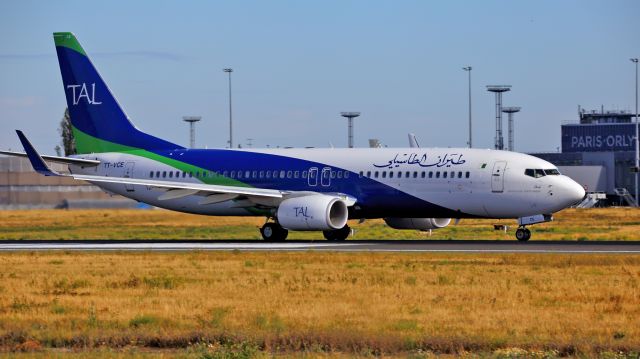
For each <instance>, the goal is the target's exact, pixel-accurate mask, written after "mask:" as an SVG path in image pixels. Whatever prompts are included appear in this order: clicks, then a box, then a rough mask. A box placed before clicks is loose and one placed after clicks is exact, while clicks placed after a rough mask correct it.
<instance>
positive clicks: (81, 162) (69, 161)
mask: <svg viewBox="0 0 640 359" xmlns="http://www.w3.org/2000/svg"><path fill="white" fill-rule="evenodd" d="M0 154H3V155H7V156H16V157H29V155H27V153H25V152H13V151H0ZM41 157H42V159H43V160H46V161H49V162H56V163H63V164H65V165H78V166H84V167H90V166H97V165H99V164H100V161H98V160H86V159H83V158H72V157H59V156H41Z"/></svg>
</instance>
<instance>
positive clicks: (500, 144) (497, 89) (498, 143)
mask: <svg viewBox="0 0 640 359" xmlns="http://www.w3.org/2000/svg"><path fill="white" fill-rule="evenodd" d="M487 91H489V92H493V93H495V94H496V138H495V145H494V147H495V149H496V150H503V149H504V137H503V135H502V93H503V92H507V91H511V85H488V86H487Z"/></svg>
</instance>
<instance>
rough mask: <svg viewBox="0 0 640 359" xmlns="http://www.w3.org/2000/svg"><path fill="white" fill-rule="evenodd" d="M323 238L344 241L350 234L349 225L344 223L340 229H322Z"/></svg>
mask: <svg viewBox="0 0 640 359" xmlns="http://www.w3.org/2000/svg"><path fill="white" fill-rule="evenodd" d="M322 234H323V235H324V238H325V239H326V240H328V241H344V240H346V239H347V237H349V235H350V234H351V227H349V226H348V225H345V226H344V227H342V228H340V229H334V230H333V231H322Z"/></svg>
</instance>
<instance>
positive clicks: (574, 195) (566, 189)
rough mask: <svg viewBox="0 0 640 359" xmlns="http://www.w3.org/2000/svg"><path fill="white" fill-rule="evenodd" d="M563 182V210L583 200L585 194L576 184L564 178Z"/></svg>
mask: <svg viewBox="0 0 640 359" xmlns="http://www.w3.org/2000/svg"><path fill="white" fill-rule="evenodd" d="M563 182H564V183H563V186H562V198H563V200H564V202H565V208H566V207H569V206H571V205H573V204H576V203H577V202H578V201H581V200H582V199H583V198H584V196H585V194H586V192H585V191H584V188H583V187H582V186H581V185H580V184H579V183H578V182H576V181H574V180H572V179H571V178H569V177H566V176H565V178H564V181H563Z"/></svg>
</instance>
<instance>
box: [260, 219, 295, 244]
mask: <svg viewBox="0 0 640 359" xmlns="http://www.w3.org/2000/svg"><path fill="white" fill-rule="evenodd" d="M260 234H262V239H264V240H265V241H269V242H281V241H284V240H285V239H287V235H288V234H289V231H288V230H286V229H284V228H282V226H281V225H280V224H278V223H275V222H268V223H265V224H264V226H262V228H260Z"/></svg>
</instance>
